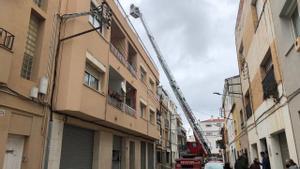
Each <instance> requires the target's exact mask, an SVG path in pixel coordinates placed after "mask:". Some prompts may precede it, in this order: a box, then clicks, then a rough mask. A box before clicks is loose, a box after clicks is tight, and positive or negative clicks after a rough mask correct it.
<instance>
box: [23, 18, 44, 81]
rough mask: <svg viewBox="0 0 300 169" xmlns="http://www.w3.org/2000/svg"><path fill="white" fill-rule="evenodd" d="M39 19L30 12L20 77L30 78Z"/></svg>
mask: <svg viewBox="0 0 300 169" xmlns="http://www.w3.org/2000/svg"><path fill="white" fill-rule="evenodd" d="M39 27H40V21H39V19H38V18H37V16H35V15H33V14H31V16H30V21H29V26H28V31H27V40H26V45H25V52H24V57H23V63H22V68H21V77H22V78H24V79H27V80H30V79H31V75H32V69H33V64H34V60H35V57H36V56H35V55H36V49H37V41H38V33H39Z"/></svg>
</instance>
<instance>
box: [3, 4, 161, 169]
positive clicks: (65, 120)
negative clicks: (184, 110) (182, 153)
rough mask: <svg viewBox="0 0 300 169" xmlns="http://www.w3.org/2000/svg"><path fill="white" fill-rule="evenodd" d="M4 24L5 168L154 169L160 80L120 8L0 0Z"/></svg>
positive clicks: (157, 134) (111, 5) (112, 5)
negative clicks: (158, 85)
mask: <svg viewBox="0 0 300 169" xmlns="http://www.w3.org/2000/svg"><path fill="white" fill-rule="evenodd" d="M16 7H17V9H16ZM12 9H13V10H12ZM89 11H90V13H87V12H89ZM0 17H1V22H0V23H1V24H0V27H1V28H0V37H1V41H0V43H1V44H0V61H1V67H0V69H1V71H0V82H1V92H0V110H1V111H0V112H1V113H0V121H1V123H0V124H1V125H0V132H1V137H0V143H1V144H0V167H2V166H4V169H20V168H24V169H27V168H28V169H40V168H42V167H43V168H48V169H58V168H60V169H66V168H73V169H79V168H85V169H89V168H90V169H91V168H103V169H106V168H113V169H120V168H122V169H132V168H141V169H153V168H155V141H156V140H158V139H159V130H158V129H157V125H156V124H157V123H156V116H157V115H156V114H157V110H158V108H159V106H160V105H159V101H158V99H157V96H156V93H157V92H156V90H157V87H156V86H157V84H158V83H159V73H158V70H157V68H156V66H155V65H154V63H153V62H152V61H151V59H150V57H149V55H148V54H147V52H146V51H145V50H144V48H143V46H142V44H141V42H140V41H139V38H138V36H137V35H136V33H135V32H134V31H133V29H132V28H131V27H130V24H129V23H128V21H127V20H126V18H125V16H124V14H123V13H122V9H121V8H120V6H118V3H117V2H115V1H113V0H108V1H106V2H102V1H96V0H92V1H80V0H74V1H72V2H69V1H67V0H61V1H47V0H43V1H39V0H33V1H32V0H26V1H22V2H21V1H15V0H12V1H4V0H3V1H2V0H1V5H0ZM58 39H59V40H58ZM52 89H53V90H52Z"/></svg>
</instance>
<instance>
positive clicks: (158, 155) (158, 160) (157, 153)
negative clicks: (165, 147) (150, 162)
mask: <svg viewBox="0 0 300 169" xmlns="http://www.w3.org/2000/svg"><path fill="white" fill-rule="evenodd" d="M156 161H157V163H161V161H162V160H161V151H157V152H156Z"/></svg>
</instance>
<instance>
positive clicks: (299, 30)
mask: <svg viewBox="0 0 300 169" xmlns="http://www.w3.org/2000/svg"><path fill="white" fill-rule="evenodd" d="M292 22H293V26H294V32H295V35H296V37H299V36H300V17H299V11H298V8H296V9H295V10H294V12H293V14H292Z"/></svg>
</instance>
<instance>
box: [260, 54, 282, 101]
mask: <svg viewBox="0 0 300 169" xmlns="http://www.w3.org/2000/svg"><path fill="white" fill-rule="evenodd" d="M261 74H262V79H263V81H262V86H263V99H264V100H265V99H268V98H270V97H273V98H275V99H278V90H277V82H276V79H275V73H274V67H273V63H272V54H271V50H270V49H269V50H268V52H267V54H266V56H265V58H264V60H263V62H262V63H261Z"/></svg>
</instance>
